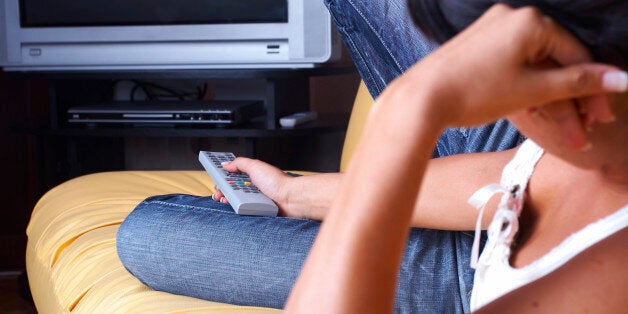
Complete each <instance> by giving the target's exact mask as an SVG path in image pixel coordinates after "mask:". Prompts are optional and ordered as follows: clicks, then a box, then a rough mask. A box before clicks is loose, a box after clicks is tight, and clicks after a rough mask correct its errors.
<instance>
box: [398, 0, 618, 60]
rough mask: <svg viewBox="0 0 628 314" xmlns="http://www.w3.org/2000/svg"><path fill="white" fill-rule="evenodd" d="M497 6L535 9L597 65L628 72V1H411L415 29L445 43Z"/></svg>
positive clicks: (410, 6) (409, 1)
mask: <svg viewBox="0 0 628 314" xmlns="http://www.w3.org/2000/svg"><path fill="white" fill-rule="evenodd" d="M495 3H504V4H507V5H509V6H511V7H514V8H518V7H523V6H535V7H537V8H538V9H539V10H541V11H542V12H543V13H544V14H545V15H547V16H549V17H551V18H552V19H554V21H556V22H557V23H558V24H560V25H561V26H563V27H565V28H566V29H567V30H569V31H570V32H572V33H573V34H574V35H575V36H576V37H578V38H579V39H580V41H581V42H582V43H583V44H584V45H586V46H587V47H588V48H589V50H590V51H591V53H592V54H593V56H594V58H595V59H596V60H597V61H600V62H605V63H611V64H615V65H617V66H619V67H622V68H624V69H626V68H628V1H625V0H527V1H526V0H408V6H409V8H410V14H411V15H412V18H413V19H414V22H415V23H416V25H417V26H418V27H419V28H420V29H421V30H422V31H423V33H424V34H425V35H426V36H428V37H430V38H431V39H433V40H435V41H437V42H439V43H443V42H445V41H447V40H449V39H450V38H451V37H453V36H454V35H456V34H457V33H458V32H460V31H462V30H463V29H465V28H466V27H467V26H469V25H470V24H471V23H473V21H475V20H476V19H478V18H479V17H480V15H482V14H483V13H484V12H485V11H486V10H488V8H490V7H491V6H492V5H493V4H495Z"/></svg>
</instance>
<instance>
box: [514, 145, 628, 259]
mask: <svg viewBox="0 0 628 314" xmlns="http://www.w3.org/2000/svg"><path fill="white" fill-rule="evenodd" d="M620 174H621V173H620V172H618V171H617V172H612V173H609V172H608V171H602V170H601V169H597V170H590V169H581V168H577V167H575V166H573V165H571V164H568V163H566V162H564V161H562V160H561V159H559V158H558V157H555V156H553V155H551V154H549V153H548V154H546V155H544V156H543V158H542V159H541V160H540V161H539V163H538V165H537V167H536V169H535V172H534V175H533V176H532V179H531V180H530V183H529V185H528V194H527V198H526V202H525V208H524V210H523V211H522V214H521V217H520V226H521V227H520V229H519V234H518V239H517V241H516V242H517V243H516V247H514V248H513V249H514V250H513V255H512V259H511V263H512V265H513V266H515V267H520V266H524V265H527V264H529V263H530V262H532V261H534V260H536V259H538V258H540V257H541V256H542V255H544V254H546V253H547V252H549V251H550V250H551V249H552V248H553V247H555V246H557V245H558V244H559V243H560V242H562V241H563V240H564V239H565V238H567V237H568V236H569V235H571V234H573V233H574V232H577V231H578V230H580V229H582V228H584V227H585V226H587V225H588V224H590V223H592V222H594V221H597V220H599V219H601V218H603V217H606V216H608V215H610V214H612V213H614V212H616V211H617V210H618V209H620V208H622V207H623V206H625V205H626V204H627V203H628V185H627V184H625V183H626V182H625V181H623V179H625V177H622V176H619V175H620Z"/></svg>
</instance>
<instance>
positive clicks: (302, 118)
mask: <svg viewBox="0 0 628 314" xmlns="http://www.w3.org/2000/svg"><path fill="white" fill-rule="evenodd" d="M317 116H318V115H317V114H316V112H315V111H304V112H297V113H295V114H291V115H289V116H285V117H283V118H281V119H279V124H280V125H281V126H282V127H284V128H292V127H294V126H296V125H299V124H301V123H305V122H308V121H312V120H315V119H316V117H317Z"/></svg>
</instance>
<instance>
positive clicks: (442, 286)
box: [117, 0, 522, 313]
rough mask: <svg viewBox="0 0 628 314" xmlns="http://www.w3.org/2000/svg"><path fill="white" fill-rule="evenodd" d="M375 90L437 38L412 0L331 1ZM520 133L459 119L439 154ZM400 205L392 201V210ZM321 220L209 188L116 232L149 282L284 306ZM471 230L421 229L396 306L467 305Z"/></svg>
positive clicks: (492, 146) (210, 296) (155, 200)
mask: <svg viewBox="0 0 628 314" xmlns="http://www.w3.org/2000/svg"><path fill="white" fill-rule="evenodd" d="M324 1H325V4H326V5H327V6H328V8H329V10H330V12H331V14H332V17H333V21H334V23H335V24H336V27H337V29H338V30H339V32H340V34H341V37H342V38H343V41H344V42H345V44H346V46H347V48H348V50H349V52H350V54H351V56H352V58H353V60H354V61H355V63H356V66H357V69H358V72H359V73H360V75H361V76H362V79H363V80H364V82H365V84H366V85H367V87H368V89H369V91H370V92H371V94H372V95H373V97H377V95H379V94H380V93H381V91H382V90H383V89H384V88H385V87H386V85H387V84H388V83H389V82H390V81H391V80H393V79H394V78H395V77H397V76H399V75H400V74H401V73H403V72H404V71H405V70H407V69H408V68H409V67H410V66H411V65H412V64H413V63H415V62H416V61H417V60H420V59H421V58H422V57H424V56H425V55H426V54H428V53H429V52H431V51H432V50H433V49H434V48H435V47H436V45H434V44H433V43H430V42H427V41H426V40H425V39H424V38H423V36H422V35H421V33H420V32H418V31H417V30H416V28H415V27H414V25H413V24H412V21H411V19H410V17H409V15H408V13H407V10H406V0H382V1H367V0H362V1H359V0H324ZM521 141H522V138H521V137H520V135H519V133H518V132H517V130H516V129H515V128H514V127H513V126H512V125H510V124H509V123H508V122H507V121H499V122H497V123H495V124H491V125H486V126H483V127H479V128H453V129H448V130H446V131H445V132H444V133H443V135H442V136H441V138H440V139H439V141H438V143H437V146H436V149H435V152H434V157H440V156H448V155H453V154H460V153H468V152H481V151H497V150H503V149H507V148H512V147H514V146H516V145H517V144H519V143H520V142H521ZM393 211H394V208H392V207H391V212H393ZM318 228H319V222H316V221H310V220H300V219H291V218H283V217H275V218H269V217H241V216H238V215H236V214H235V213H234V212H233V211H232V209H231V208H230V207H229V206H228V205H224V204H221V203H218V202H214V201H213V200H211V198H209V197H195V196H190V195H165V196H156V197H152V198H149V199H147V200H145V201H144V202H142V203H141V204H140V205H138V207H137V208H136V209H135V210H134V211H133V212H132V213H131V214H130V215H129V216H128V217H127V219H126V220H125V221H124V223H123V224H122V225H121V226H120V229H119V231H118V239H117V247H118V254H119V256H120V259H121V260H122V262H123V264H124V266H125V267H126V268H127V269H128V270H129V271H130V272H131V273H132V274H133V275H135V276H136V277H138V278H139V279H140V280H141V281H143V282H144V283H146V284H147V285H148V286H150V287H152V288H154V289H157V290H163V291H168V292H172V293H175V294H183V295H189V296H194V297H199V298H203V299H207V300H212V301H219V302H227V303H232V304H241V305H255V306H267V307H275V308H281V307H282V306H283V304H284V302H285V300H286V298H287V296H288V293H289V291H290V288H291V287H292V284H293V283H294V280H295V279H296V277H297V274H298V272H299V271H300V269H301V265H302V264H303V261H304V260H305V257H306V255H307V252H308V251H309V249H310V247H311V245H312V243H313V240H314V237H315V235H316V233H317V231H318ZM472 241H473V239H472V236H471V234H470V233H466V232H447V231H436V230H426V229H417V228H413V229H412V230H411V232H410V236H409V239H408V244H407V248H406V251H405V253H404V258H403V262H402V265H401V270H400V274H399V279H398V282H399V283H398V289H397V296H396V300H395V312H396V313H462V312H469V298H470V293H471V288H472V283H473V271H472V269H471V268H470V267H469V266H468V265H469V257H470V254H471V253H470V252H471V246H472Z"/></svg>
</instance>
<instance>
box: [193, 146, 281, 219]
mask: <svg viewBox="0 0 628 314" xmlns="http://www.w3.org/2000/svg"><path fill="white" fill-rule="evenodd" d="M234 159H235V155H233V154H232V153H225V152H208V151H200V152H199V154H198V160H199V161H200V162H201V164H202V165H203V167H205V170H206V171H207V173H209V176H210V177H211V178H212V179H214V182H215V183H216V185H217V186H218V188H220V190H221V191H222V193H223V194H224V195H225V197H226V198H227V200H228V201H229V204H231V207H233V210H235V212H236V213H237V214H239V215H252V216H277V211H278V208H277V205H276V204H275V203H274V202H273V201H272V200H271V199H270V198H268V197H267V196H266V195H264V194H263V193H262V192H260V190H259V189H258V188H257V187H256V186H255V185H254V184H253V183H251V178H249V176H248V175H247V174H245V173H241V172H240V173H232V172H228V171H226V170H224V169H223V168H222V163H223V162H226V161H232V160H234Z"/></svg>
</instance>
